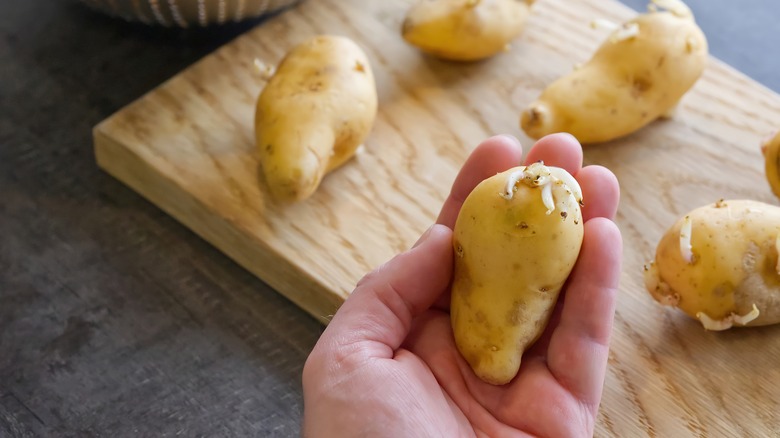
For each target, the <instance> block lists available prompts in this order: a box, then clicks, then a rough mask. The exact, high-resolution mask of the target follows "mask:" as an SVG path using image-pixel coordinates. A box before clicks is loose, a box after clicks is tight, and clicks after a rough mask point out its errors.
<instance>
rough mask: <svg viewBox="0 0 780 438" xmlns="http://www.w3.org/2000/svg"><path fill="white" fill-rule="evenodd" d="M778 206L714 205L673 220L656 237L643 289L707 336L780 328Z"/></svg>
mask: <svg viewBox="0 0 780 438" xmlns="http://www.w3.org/2000/svg"><path fill="white" fill-rule="evenodd" d="M778 233H780V208H779V207H776V206H773V205H769V204H764V203H762V202H757V201H748V200H734V201H719V202H716V203H715V204H712V205H707V206H704V207H700V208H698V209H695V210H693V211H692V212H690V213H688V214H687V215H686V216H685V217H683V218H681V219H680V220H678V221H677V222H676V223H675V224H674V225H673V226H672V227H671V228H670V229H669V230H668V231H667V232H666V234H664V236H663V237H662V238H661V241H660V242H659V244H658V247H657V249H656V256H655V261H653V262H651V263H650V264H648V265H645V285H646V287H647V289H648V291H649V292H650V294H651V295H652V296H653V298H655V300H657V301H658V302H660V303H661V304H664V305H670V306H675V307H678V308H680V309H681V310H682V311H684V312H685V313H687V314H688V315H690V316H692V317H694V318H696V319H698V320H699V321H701V323H702V325H703V326H704V328H705V329H707V330H725V329H728V328H731V327H732V326H745V325H748V326H757V325H768V324H776V323H778V322H780V274H779V273H778V272H780V266H778V244H779V243H780V241H779V240H778Z"/></svg>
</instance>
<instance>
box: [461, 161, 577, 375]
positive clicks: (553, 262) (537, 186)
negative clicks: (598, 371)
mask: <svg viewBox="0 0 780 438" xmlns="http://www.w3.org/2000/svg"><path fill="white" fill-rule="evenodd" d="M581 201H582V195H581V192H580V188H579V184H577V182H576V181H575V180H574V178H573V177H572V176H571V175H569V174H568V173H566V171H565V170H563V169H558V168H555V167H546V166H544V165H543V164H541V163H536V164H533V165H531V166H528V167H517V168H514V169H510V170H508V171H506V172H503V173H500V174H498V175H495V176H493V177H491V178H488V179H486V180H485V181H483V182H482V183H480V184H479V185H478V186H477V187H476V188H475V189H474V190H473V191H472V192H471V194H470V195H469V196H468V198H466V201H465V202H464V203H463V207H462V208H461V210H460V213H459V215H458V219H457V221H456V223H455V230H454V235H453V246H454V249H455V254H456V257H455V274H454V279H453V284H452V301H451V308H450V312H451V313H450V314H451V322H452V327H453V332H454V335H455V342H456V344H457V346H458V350H459V351H460V353H461V354H462V355H463V357H464V358H465V359H466V361H467V362H468V363H469V365H470V366H471V368H472V369H473V370H474V373H475V374H476V375H477V376H478V377H479V378H480V379H482V380H484V381H485V382H488V383H491V384H495V385H501V384H504V383H507V382H509V381H510V380H512V378H514V376H515V375H516V374H517V371H518V369H519V368H520V359H521V357H522V355H523V352H524V351H525V350H526V349H527V348H528V347H529V346H530V345H531V344H533V343H534V342H535V341H536V340H537V339H538V338H539V336H540V335H541V333H542V332H543V331H544V329H545V327H546V325H547V322H548V320H549V317H550V313H551V312H552V309H553V308H554V307H555V302H556V300H557V299H558V294H559V292H560V290H561V287H562V286H563V284H564V282H565V281H566V279H567V278H568V276H569V273H570V272H571V270H572V268H573V266H574V263H575V261H576V260H577V256H578V255H579V252H580V247H581V245H582V237H583V230H584V228H583V223H582V213H581V211H580V204H579V202H581Z"/></svg>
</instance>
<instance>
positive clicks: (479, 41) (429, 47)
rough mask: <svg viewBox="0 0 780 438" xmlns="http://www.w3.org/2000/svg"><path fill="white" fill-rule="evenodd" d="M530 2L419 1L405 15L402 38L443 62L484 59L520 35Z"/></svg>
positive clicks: (520, 0) (486, 0) (476, 0)
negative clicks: (441, 59)
mask: <svg viewBox="0 0 780 438" xmlns="http://www.w3.org/2000/svg"><path fill="white" fill-rule="evenodd" d="M534 1H535V0H423V1H421V2H420V3H418V4H417V5H416V6H414V7H412V8H411V9H410V10H409V12H408V13H407V15H406V19H405V20H404V24H403V29H402V35H403V37H404V39H405V40H406V41H407V42H409V43H410V44H412V45H414V46H417V47H419V48H420V49H422V50H423V51H425V52H428V53H430V54H432V55H434V56H438V57H440V58H443V59H449V60H453V61H476V60H478V59H484V58H488V57H490V56H493V55H495V54H496V53H498V52H500V51H502V50H504V49H505V48H506V46H507V44H509V43H510V42H511V41H512V40H513V39H515V38H516V37H517V36H518V35H520V33H521V32H522V31H523V27H524V26H525V21H526V18H527V17H528V14H529V11H530V6H531V4H532V3H533V2H534Z"/></svg>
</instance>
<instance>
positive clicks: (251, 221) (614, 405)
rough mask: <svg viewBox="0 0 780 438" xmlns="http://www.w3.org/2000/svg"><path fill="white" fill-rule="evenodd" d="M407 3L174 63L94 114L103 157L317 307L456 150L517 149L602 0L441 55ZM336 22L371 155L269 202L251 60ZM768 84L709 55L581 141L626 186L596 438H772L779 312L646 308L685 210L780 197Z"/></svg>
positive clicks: (308, 10) (346, 4) (779, 426)
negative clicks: (352, 61) (658, 117)
mask: <svg viewBox="0 0 780 438" xmlns="http://www.w3.org/2000/svg"><path fill="white" fill-rule="evenodd" d="M409 4H410V1H409V0H405V1H387V2H385V1H378V0H374V1H370V2H364V1H361V0H310V1H308V2H305V3H304V4H302V5H301V6H300V7H298V8H296V9H293V10H290V11H288V12H286V13H284V14H282V15H281V16H279V17H277V18H275V19H273V20H271V21H270V22H268V23H266V24H264V25H262V26H260V27H258V28H257V29H255V30H253V31H251V32H249V33H248V34H246V35H244V36H242V37H240V38H238V39H237V40H236V41H234V42H232V43H230V44H228V45H226V46H224V47H222V48H221V49H219V50H218V51H216V52H215V53H214V54H212V55H210V56H208V57H206V58H205V59H203V60H202V61H201V62H199V63H197V64H195V65H194V66H192V67H191V68H189V69H187V70H186V71H184V72H182V73H181V74H179V75H178V76H176V77H174V78H173V79H171V80H170V81H168V82H166V83H165V84H163V85H161V86H160V87H158V88H157V89H155V90H153V91H152V92H150V93H149V94H147V95H146V96H144V97H142V98H141V99H139V100H138V101H136V102H134V103H132V104H131V105H129V106H127V107H126V108H124V109H122V110H121V111H119V112H118V113H117V114H115V115H113V116H111V117H110V118H109V119H107V120H105V121H104V122H102V123H101V124H100V125H98V126H97V127H96V128H95V131H94V135H95V149H96V155H97V160H98V163H99V165H100V166H101V167H102V168H103V169H105V170H106V171H107V172H109V173H110V174H112V175H114V176H115V177H116V178H118V179H120V180H121V181H123V182H124V183H126V184H127V185H129V186H130V187H132V188H133V189H134V190H136V191H137V192H139V193H140V194H142V195H143V196H145V197H147V198H148V199H150V200H151V201H152V202H154V203H155V204H157V205H158V206H159V207H160V208H162V209H163V210H165V211H166V212H168V213H170V214H171V215H172V216H173V217H175V218H177V219H178V220H179V221H181V222H182V223H183V224H185V225H186V226H188V227H189V228H191V229H192V230H193V231H195V232H196V233H198V234H199V235H200V236H202V237H203V238H204V239H206V240H208V241H209V242H211V243H212V244H214V245H215V246H216V247H218V248H219V249H221V250H222V251H224V253H225V254H227V255H228V256H229V257H231V258H233V259H234V260H236V261H237V262H238V263H240V264H241V265H243V266H244V267H246V268H247V269H248V270H250V271H251V272H253V273H255V274H256V275H257V276H259V277H260V278H262V279H263V280H264V281H266V282H267V283H268V284H269V285H271V286H272V287H273V288H275V289H276V290H278V291H279V292H280V293H282V294H284V295H285V296H287V297H289V299H291V300H292V301H294V302H295V303H297V304H298V305H299V306H301V307H302V308H303V309H305V310H306V311H308V312H310V313H311V314H312V315H314V316H316V317H317V318H319V319H321V320H322V321H327V319H328V317H329V316H330V315H332V314H333V313H334V312H335V310H336V309H337V307H338V306H339V305H340V304H341V303H342V301H343V300H344V298H345V297H346V296H347V295H348V293H349V291H350V290H351V289H352V287H353V285H354V284H355V282H356V281H357V280H358V279H359V278H360V277H361V276H362V275H363V274H365V273H366V272H368V271H369V270H371V269H372V268H374V267H376V266H377V265H379V264H381V263H382V262H384V261H386V260H387V259H389V258H390V257H392V256H393V255H394V254H396V253H398V252H400V251H403V250H405V249H407V248H408V247H409V246H410V245H411V244H412V243H413V242H414V241H415V240H416V238H417V237H418V236H419V235H420V233H422V232H423V231H424V230H425V229H426V228H427V227H428V226H429V225H430V224H431V223H433V221H434V219H435V217H436V215H437V213H438V208H439V206H440V205H441V203H442V201H443V200H444V198H445V197H446V195H447V193H448V191H449V188H450V184H451V183H452V180H453V178H454V176H455V174H456V172H457V170H458V169H459V168H460V166H461V165H462V163H463V162H464V160H465V158H466V157H467V155H468V154H469V152H470V151H471V150H472V149H473V148H474V147H475V146H476V145H477V144H478V143H479V142H480V141H481V140H483V139H484V138H486V137H488V136H490V135H493V134H495V133H511V134H514V135H516V136H518V137H519V138H520V139H521V141H522V142H523V143H524V144H525V145H527V146H530V145H531V144H532V142H531V140H530V139H528V138H527V137H525V136H524V135H523V133H522V131H520V130H519V128H518V122H517V120H518V114H519V111H520V110H521V108H523V107H524V106H525V105H526V104H527V103H528V102H530V101H531V100H533V99H534V98H535V97H536V96H537V95H538V94H539V92H540V91H541V90H542V89H543V87H544V86H545V85H546V84H548V83H550V82H551V81H553V80H554V79H555V78H557V77H558V76H559V75H561V74H564V73H566V72H568V71H570V70H571V69H572V67H573V65H574V64H576V63H579V62H583V61H585V60H587V59H588V58H589V56H590V54H591V53H592V52H593V50H594V49H595V48H596V47H597V46H598V45H599V44H600V42H601V41H602V40H603V39H604V37H605V33H604V32H603V31H594V30H592V29H590V28H589V26H588V24H589V22H590V20H592V19H594V18H608V19H612V20H614V21H623V20H624V19H626V18H628V17H630V16H632V15H633V12H632V11H630V10H629V9H628V8H626V7H625V6H622V5H621V4H619V3H617V2H616V1H612V0H582V1H577V2H572V1H567V0H543V1H540V2H538V4H537V7H536V8H535V12H534V14H533V16H532V17H531V20H530V22H529V25H528V28H527V31H526V32H525V33H524V34H523V36H522V37H521V38H520V39H519V40H518V41H516V42H515V43H514V44H513V47H512V48H511V50H509V51H508V52H507V53H503V54H501V55H500V56H497V57H495V58H493V59H491V60H488V61H485V62H480V63H473V64H454V63H447V62H441V61H437V60H434V59H431V58H428V57H426V56H422V55H421V54H420V53H419V52H418V51H417V50H415V49H414V48H412V47H409V46H408V45H406V44H405V43H404V42H403V41H402V40H401V38H400V37H399V27H400V25H401V21H402V19H403V15H404V12H405V10H406V9H407V7H408V5H409ZM319 33H335V34H342V35H346V36H349V37H351V38H353V39H354V40H355V41H357V42H358V43H359V44H361V45H362V46H363V47H364V48H365V50H366V52H367V54H368V56H369V57H370V59H371V62H372V65H373V68H374V70H375V75H376V78H377V86H378V90H379V99H380V111H379V115H378V118H377V120H376V125H375V127H374V130H373V132H372V135H371V137H370V139H369V140H368V142H367V144H366V148H365V151H364V152H363V153H361V154H359V155H358V156H357V157H356V158H355V159H354V160H352V161H351V162H350V163H348V164H347V165H346V166H344V167H343V168H341V169H339V170H337V171H336V172H334V173H332V174H331V175H329V176H327V177H326V179H325V181H324V183H323V184H322V186H321V188H320V190H319V191H318V192H317V193H316V195H315V196H314V197H313V198H311V199H309V200H307V201H306V202H303V203H300V204H298V205H292V206H287V207H280V206H277V205H274V204H273V203H272V202H270V201H269V199H268V197H267V196H266V193H265V191H264V189H263V187H262V184H261V183H260V177H259V174H258V163H257V161H256V159H255V156H254V153H253V114H254V102H255V99H256V96H257V95H258V92H259V91H260V89H261V86H262V82H261V81H260V80H259V78H258V76H257V74H256V72H255V70H254V68H253V65H252V63H253V60H254V59H255V58H260V59H262V60H264V61H266V62H268V63H275V62H277V61H278V60H279V59H281V57H282V56H283V55H284V53H285V52H286V51H287V50H288V49H290V48H291V47H292V46H293V45H295V44H297V43H298V42H300V41H302V40H304V39H306V38H308V37H310V36H312V35H314V34H319ZM778 127H780V97H779V96H778V95H776V94H774V93H773V92H771V91H769V90H767V89H766V88H763V87H762V86H760V85H758V84H756V83H755V82H753V81H751V80H749V79H748V78H746V77H745V76H744V75H742V74H740V73H738V72H736V71H734V70H733V69H731V68H730V67H728V66H726V65H724V64H723V63H721V62H719V61H717V60H714V59H713V60H711V62H710V63H709V66H708V68H707V70H706V72H705V74H704V76H703V78H702V79H701V80H700V81H699V82H698V83H697V85H696V86H695V88H694V89H693V90H692V91H691V92H690V93H689V94H688V95H687V96H686V97H685V98H684V100H683V101H682V104H681V106H680V108H679V111H678V114H677V115H676V117H675V118H674V119H673V120H668V121H661V122H656V123H654V124H653V125H651V126H649V127H647V128H646V129H644V130H642V131H641V132H639V133H636V134H635V135H632V136H630V137H628V138H625V139H623V140H620V141H616V142H613V143H609V144H604V145H598V146H589V147H587V148H586V151H585V157H586V162H587V163H589V164H594V163H597V164H602V165H605V166H608V167H609V168H611V169H612V170H613V171H614V172H615V174H616V175H617V176H618V178H619V180H620V182H621V186H622V201H621V206H620V211H619V215H618V224H619V226H620V228H621V230H622V232H623V235H624V239H625V254H624V259H625V262H624V273H623V276H622V284H621V295H620V297H619V305H618V310H617V315H616V323H615V329H614V338H613V339H614V340H613V347H612V352H611V355H610V361H609V373H608V376H607V381H606V387H605V392H604V399H603V404H602V409H601V414H600V417H599V422H598V425H597V428H596V434H597V436H618V437H627V436H641V435H647V436H662V437H666V436H674V437H683V436H769V435H774V434H777V433H778V431H780V366H779V365H778V364H780V327H768V328H758V329H741V330H733V331H729V332H726V333H713V332H706V331H704V330H703V329H702V328H701V326H700V325H699V324H698V323H696V322H694V321H692V320H690V319H688V318H687V317H685V316H683V315H682V314H681V313H679V312H677V311H675V310H672V309H667V308H662V307H661V306H659V305H657V304H655V303H654V302H653V301H652V300H651V299H650V297H649V295H648V294H647V293H646V292H645V290H644V287H643V286H642V275H641V268H642V264H643V263H644V262H645V261H647V260H648V259H649V258H651V257H652V255H653V252H654V248H655V243H656V242H657V241H658V239H659V238H660V236H661V235H662V233H663V231H664V230H665V229H666V228H667V227H668V226H669V225H670V224H671V223H672V222H673V221H674V220H675V219H677V218H678V217H679V216H680V215H682V214H684V213H685V212H687V211H688V210H690V209H692V208H694V207H697V206H699V205H702V204H705V203H709V202H713V201H715V200H717V199H719V198H726V199H729V198H753V199H757V200H761V201H766V202H772V203H775V202H776V200H775V199H774V198H773V196H772V195H771V193H770V190H769V188H768V185H767V183H766V181H765V179H764V175H763V171H762V166H763V160H762V157H761V154H760V152H759V143H760V140H761V139H762V138H763V137H764V136H765V135H767V134H768V133H769V132H770V131H771V130H773V129H775V128H778Z"/></svg>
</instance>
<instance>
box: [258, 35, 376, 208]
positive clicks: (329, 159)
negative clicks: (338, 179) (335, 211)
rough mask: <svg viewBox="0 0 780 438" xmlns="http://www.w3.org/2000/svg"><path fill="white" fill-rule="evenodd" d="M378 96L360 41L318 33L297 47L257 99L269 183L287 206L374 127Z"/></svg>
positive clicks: (260, 147)
mask: <svg viewBox="0 0 780 438" xmlns="http://www.w3.org/2000/svg"><path fill="white" fill-rule="evenodd" d="M376 112H377V92H376V85H375V84H374V76H373V73H372V71H371V66H370V65H369V62H368V59H367V58H366V55H365V54H364V53H363V51H362V50H361V49H360V47H358V46H357V45H356V44H355V43H354V42H352V41H351V40H350V39H348V38H345V37H339V36H328V35H323V36H317V37H315V38H312V39H310V40H308V41H306V42H304V43H302V44H300V45H299V46H297V47H295V48H293V49H292V50H291V51H290V52H289V53H288V54H287V56H285V58H284V59H283V60H282V62H281V63H280V64H279V67H278V68H277V69H276V73H274V74H273V76H272V77H271V79H270V80H269V81H268V84H267V85H266V86H265V88H264V89H263V91H262V92H261V93H260V96H259V97H258V100H257V108H256V112H255V136H256V141H257V150H258V154H259V158H260V162H261V164H262V168H263V173H264V175H265V180H266V182H267V183H268V187H269V189H270V191H271V194H272V195H273V196H274V197H275V198H276V199H279V200H282V201H300V200H303V199H306V198H308V197H309V196H311V194H312V193H314V191H315V190H316V189H317V187H318V186H319V184H320V182H321V180H322V178H323V176H324V175H325V174H326V173H328V172H330V171H332V170H333V169H335V168H337V167H338V166H340V165H342V164H343V163H344V162H345V161H347V160H348V159H349V158H350V157H352V156H353V155H354V153H355V150H356V149H357V147H358V146H359V145H360V144H362V143H363V141H364V140H365V139H366V137H367V136H368V134H369V133H370V131H371V128H372V126H373V123H374V119H375V117H376Z"/></svg>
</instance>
